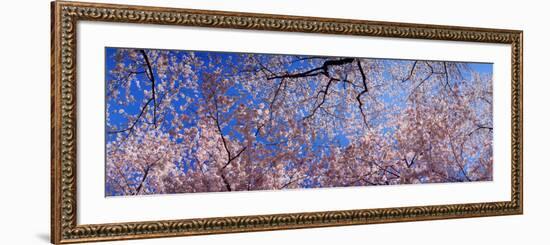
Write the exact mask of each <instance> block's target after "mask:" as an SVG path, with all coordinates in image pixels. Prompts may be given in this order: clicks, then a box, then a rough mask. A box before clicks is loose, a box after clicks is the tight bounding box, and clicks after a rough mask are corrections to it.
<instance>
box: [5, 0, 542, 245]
mask: <svg viewBox="0 0 550 245" xmlns="http://www.w3.org/2000/svg"><path fill="white" fill-rule="evenodd" d="M97 1H102V2H104V1H105V0H97ZM110 2H113V3H131V4H141V5H147V4H155V5H158V6H178V7H185V8H201V9H216V10H230V11H246V12H263V13H276V14H292V15H309V16H324V17H340V18H352V19H370V20H385V21H398V22H415V23H431V24H445V25H463V26H480V27H494V28H510V29H522V30H524V31H525V33H524V35H525V36H524V42H525V46H524V114H525V116H524V136H525V142H524V148H525V150H524V166H525V170H524V176H525V177H524V185H525V187H524V188H525V193H524V196H525V208H524V212H525V214H524V215H522V216H507V217H490V218H475V219H459V220H443V221H425V222H411V223H399V224H383V225H366V226H352V227H335V228H319V229H305V230H290V231H275V232H256V233H240V234H229V235H212V236H198V237H184V238H168V239H153V240H139V241H130V242H128V241H126V242H116V243H114V244H134V243H135V244H177V243H188V244H219V243H226V242H231V243H237V242H238V243H239V244H296V243H302V244H304V243H307V244H314V243H320V244H330V243H339V244H364V243H365V242H369V243H381V242H386V243H390V244H399V243H407V244H419V243H423V244H441V243H444V244H464V243H466V242H469V243H474V244H478V243H493V244H498V243H506V244H507V243H518V244H521V243H524V242H525V243H528V242H527V241H529V240H531V241H538V243H544V242H543V241H545V240H547V238H545V237H544V235H546V234H544V233H545V232H547V231H548V228H547V227H546V226H545V225H546V224H545V222H544V221H548V219H549V218H550V208H548V205H547V201H548V199H549V195H548V193H549V190H548V188H549V187H550V184H549V181H548V179H547V177H548V174H550V160H549V157H548V155H547V154H545V153H546V152H545V151H548V145H550V144H548V143H547V141H548V139H550V131H549V130H548V125H550V122H549V120H548V119H549V118H550V116H548V106H549V105H550V79H549V77H550V76H549V74H548V58H549V56H550V48H549V47H548V45H549V44H548V38H549V37H550V34H548V30H547V29H548V28H547V26H545V25H544V24H543V23H547V22H548V21H550V18H549V17H548V14H547V13H546V12H547V10H548V7H547V6H543V5H544V1H531V2H527V1H475V0H461V1H448V2H442V1H435V0H413V1H406V0H399V1H398V0H378V1H368V2H367V1H352V0H338V1H321V0H263V1H252V0H249V1H247V0H224V1H222V0H218V1H216V0H187V1H182V0H179V1H178V0H171V1H169V0H163V1H151V0H149V1H147V0H126V1H114V0H111V1H110ZM2 10H3V11H2V15H0V18H1V21H0V25H1V30H2V32H1V33H2V37H1V38H0V43H1V46H0V48H1V51H0V63H1V65H0V78H1V79H0V83H1V85H0V109H1V114H0V115H1V116H0V144H1V146H2V147H0V159H1V160H0V190H1V192H2V193H1V200H2V201H1V202H0V229H1V230H2V235H1V236H0V243H2V244H47V243H48V241H49V221H50V220H49V212H50V211H49V210H50V205H49V202H50V188H49V186H50V185H49V183H50V182H49V181H50V179H49V168H50V160H49V159H50V129H49V125H50V115H49V113H50V80H49V78H50V77H49V76H50V74H49V65H50V64H49V54H50V53H49V52H50V43H49V39H50V19H49V18H50V13H49V1H48V0H35V1H28V0H27V1H9V2H6V3H4V4H3V5H2ZM449 195H452V193H449ZM104 244H105V243H104Z"/></svg>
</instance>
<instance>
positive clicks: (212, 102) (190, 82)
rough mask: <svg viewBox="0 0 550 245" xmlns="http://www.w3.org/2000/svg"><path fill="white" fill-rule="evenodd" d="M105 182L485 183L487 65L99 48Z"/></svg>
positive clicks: (259, 185)
mask: <svg viewBox="0 0 550 245" xmlns="http://www.w3.org/2000/svg"><path fill="white" fill-rule="evenodd" d="M106 69H107V75H106V94H105V96H106V140H107V142H106V176H107V178H106V193H107V195H141V194H159V193H189V192H218V191H244V190H274V189H287V188H316V187H343V186H366V185H391V184H411V183H439V182H467V181H490V180H492V162H493V160H492V133H493V132H492V131H493V128H492V71H491V65H490V64H476V63H467V62H447V61H425V60H391V59H372V58H349V57H324V56H323V57H322V56H303V55H267V54H247V53H222V52H192V51H176V50H145V49H125V48H108V49H107V60H106Z"/></svg>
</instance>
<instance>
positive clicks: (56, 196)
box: [51, 1, 523, 244]
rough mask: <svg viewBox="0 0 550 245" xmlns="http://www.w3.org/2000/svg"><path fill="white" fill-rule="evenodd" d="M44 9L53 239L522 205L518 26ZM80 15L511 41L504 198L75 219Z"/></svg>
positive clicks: (491, 210) (502, 211)
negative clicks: (47, 18) (48, 20)
mask: <svg viewBox="0 0 550 245" xmlns="http://www.w3.org/2000/svg"><path fill="white" fill-rule="evenodd" d="M51 16H52V24H51V28H52V30H51V33H52V39H51V144H52V146H51V242H52V243H56V244H58V243H74V242H90V241H106V240H124V239H139V238H155V237H171V236H187V235H202V234H214V233H231V232H246V231H266V230H280V229H297V228H311V227H325V226H343V225H358V224H374V223H388V222H403V221H418V220H434V219H449V218H466V217H480V216H494V215H511V214H522V213H523V173H522V170H523V166H522V162H523V154H522V152H523V149H522V148H523V103H522V94H523V88H522V80H523V75H522V70H523V60H522V59H523V48H522V45H523V32H522V31H517V30H501V29H484V28H471V27H454V26H439V25H423V24H406V23H391V22H376V21H365V20H347V19H329V18H316V17H301V16H285V15H269V14H252V13H236V12H221V11H208V10H191V9H174V8H160V7H144V6H126V5H111V4H98V3H76V2H62V1H57V2H52V4H51ZM83 20H84V21H103V22H127V23H141V24H162V25H182V26H202V27H215V28H234V29H235V28H236V29H250V30H269V31H284V32H308V33H330V34H342V35H359V36H376V37H388V38H415V39H431V40H452V41H468V42H485V43H504V44H510V45H511V47H512V49H511V51H512V53H511V57H512V60H511V62H512V63H511V64H512V70H511V78H512V94H511V96H512V103H511V110H512V111H511V112H512V113H511V114H512V117H511V124H512V162H511V165H512V166H511V167H512V168H511V169H512V172H511V180H512V181H511V183H512V184H511V201H503V202H488V203H467V204H453V205H435V206H417V207H399V208H378V209H360V210H345V211H325V212H311V213H289V214H270V215H255V216H240V217H219V218H197V219H184V220H162V221H146V222H129V223H110V224H93V225H78V224H77V215H76V214H77V208H78V205H77V200H76V192H77V184H76V183H77V179H76V177H77V176H76V168H77V167H78V165H77V162H76V151H77V144H76V142H77V140H76V139H77V130H76V127H77V117H76V115H77V106H76V101H77V97H78V96H77V93H76V86H77V84H78V82H77V80H76V78H77V76H76V71H77V63H76V60H77V59H76V55H77V53H76V50H77V49H76V45H77V42H78V40H77V34H76V33H77V22H78V21H83Z"/></svg>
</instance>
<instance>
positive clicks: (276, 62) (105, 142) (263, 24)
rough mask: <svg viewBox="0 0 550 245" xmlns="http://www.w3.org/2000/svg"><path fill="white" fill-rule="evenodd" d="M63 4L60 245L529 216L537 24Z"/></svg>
mask: <svg viewBox="0 0 550 245" xmlns="http://www.w3.org/2000/svg"><path fill="white" fill-rule="evenodd" d="M51 13H52V15H51V16H52V42H51V52H52V54H51V59H52V60H51V62H52V74H51V84H52V86H51V98H52V100H51V103H52V106H51V110H52V111H51V122H52V124H51V130H52V131H51V137H52V138H51V139H52V141H51V142H52V146H51V147H52V148H51V153H52V155H51V165H52V167H51V180H52V185H51V186H52V194H51V196H52V198H51V222H52V223H51V242H52V243H56V244H57V243H74V242H89V241H106V240H123V239H139V238H155V237H170V236H187V235H202V234H214V233H231V232H247V231H267V230H279V229H297V228H313V227H326V226H343V225H360V224H374V223H389V222H403V221H421V220H434V219H449V218H467V217H482V216H495V215H512V214H521V213H522V212H523V195H522V193H523V192H522V185H523V182H522V131H523V124H522V36H523V33H522V31H518V30H503V29H486V28H473V27H455V26H440V25H425V24H407V23H391V22H377V21H366V20H348V19H329V18H317V17H302V16H284V15H269V14H253V13H238V12H221V11H209V10H191V9H175V8H162V7H146V6H127V5H111V4H99V3H81V2H78V3H76V2H65V1H56V2H52V4H51ZM144 210H147V212H144ZM480 222H483V221H482V220H480Z"/></svg>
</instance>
